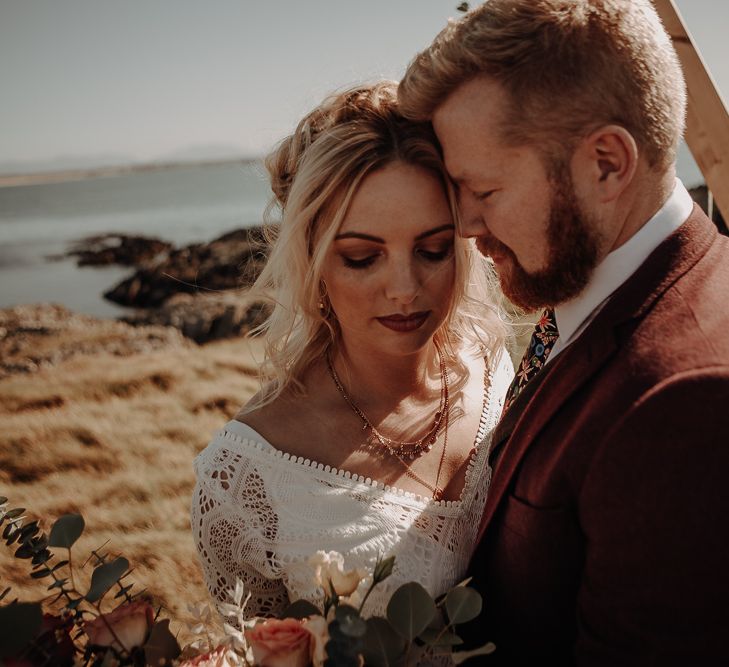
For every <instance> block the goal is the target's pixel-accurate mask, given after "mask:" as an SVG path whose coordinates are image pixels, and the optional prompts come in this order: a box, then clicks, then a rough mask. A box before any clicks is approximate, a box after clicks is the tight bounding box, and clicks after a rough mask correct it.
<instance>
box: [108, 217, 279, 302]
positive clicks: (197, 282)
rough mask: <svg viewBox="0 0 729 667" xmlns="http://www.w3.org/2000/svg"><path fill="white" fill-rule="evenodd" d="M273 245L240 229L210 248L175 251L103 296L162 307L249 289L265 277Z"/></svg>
mask: <svg viewBox="0 0 729 667" xmlns="http://www.w3.org/2000/svg"><path fill="white" fill-rule="evenodd" d="M267 249H268V245H267V243H266V241H265V239H264V236H263V232H262V229H261V228H259V227H254V228H250V229H237V230H235V231H232V232H229V233H227V234H224V235H223V236H221V237H219V238H217V239H215V240H214V241H211V242H210V243H195V244H192V245H188V246H185V247H184V248H180V249H178V250H173V251H171V252H170V253H169V254H168V255H167V256H166V257H165V258H164V259H162V260H160V261H158V262H155V263H154V264H152V265H150V266H146V267H143V268H140V269H139V270H138V271H137V272H136V273H135V274H134V275H133V276H131V277H129V278H127V279H125V280H123V281H122V282H120V283H119V284H118V285H116V286H115V287H113V288H112V289H110V290H108V291H107V292H105V293H104V297H106V298H107V299H109V301H113V302H114V303H118V304H121V305H123V306H134V307H137V308H157V307H159V306H161V305H162V304H163V303H165V302H166V301H167V300H168V299H169V298H170V297H171V296H172V295H173V294H178V293H186V294H201V293H203V292H208V291H216V290H229V289H240V288H241V287H247V286H250V285H251V284H252V283H253V282H254V281H255V279H256V277H257V276H258V274H259V273H260V270H261V268H262V267H263V265H264V263H265V261H266V256H267Z"/></svg>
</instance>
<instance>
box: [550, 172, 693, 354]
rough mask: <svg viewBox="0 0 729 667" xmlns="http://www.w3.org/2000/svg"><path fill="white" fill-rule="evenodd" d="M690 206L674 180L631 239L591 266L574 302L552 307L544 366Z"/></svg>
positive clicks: (676, 225) (686, 214) (678, 223)
mask: <svg viewBox="0 0 729 667" xmlns="http://www.w3.org/2000/svg"><path fill="white" fill-rule="evenodd" d="M693 206H694V202H693V200H692V199H691V195H690V194H689V193H688V191H687V190H686V188H685V187H684V185H683V183H681V181H679V180H678V179H676V185H675V187H674V188H673V192H672V193H671V195H670V197H669V198H668V199H667V200H666V203H665V204H663V206H662V207H661V208H660V209H659V211H658V212H657V213H656V214H655V215H654V216H653V217H652V218H651V219H650V220H648V222H646V223H645V225H643V227H641V228H640V229H639V230H638V231H637V232H636V233H635V234H634V235H633V236H632V237H631V238H629V239H628V240H627V241H626V242H625V243H623V245H621V246H620V247H619V248H616V249H615V250H613V251H612V252H611V253H609V254H608V255H607V256H606V257H605V259H603V260H602V262H600V264H598V265H597V267H595V271H594V272H593V274H592V277H591V278H590V282H588V283H587V286H586V287H585V288H584V289H583V290H582V292H580V294H579V295H577V296H576V297H575V298H574V299H571V300H569V301H565V302H564V303H561V304H559V305H558V306H555V309H554V315H555V320H556V322H557V329H558V330H559V338H558V339H557V342H556V343H555V344H554V347H553V348H552V352H551V354H550V355H549V357H548V358H547V363H549V362H550V361H551V360H552V359H554V358H555V357H556V356H557V355H558V354H559V353H560V352H562V351H563V350H564V349H565V348H566V347H567V346H568V345H570V344H571V343H572V342H573V341H574V340H576V339H577V337H578V336H579V335H580V334H581V333H582V331H583V330H584V329H585V327H586V326H587V325H588V324H589V323H590V322H592V320H593V319H594V318H595V316H596V315H597V314H598V313H599V312H600V310H601V309H602V307H603V306H604V305H605V304H606V303H607V301H608V300H609V299H610V297H611V296H612V294H613V293H614V292H615V290H617V289H618V287H620V286H621V285H622V284H623V283H624V282H625V281H626V280H627V279H628V278H630V276H632V275H633V274H634V273H635V272H636V271H637V270H638V268H639V267H640V266H641V264H643V262H644V261H645V260H646V259H647V258H648V256H649V255H650V254H651V253H652V252H653V251H654V250H655V249H656V248H657V247H658V246H659V245H660V244H661V243H662V242H663V241H665V240H666V238H668V237H669V236H670V235H671V234H672V233H673V232H675V231H676V230H677V229H678V228H679V227H680V226H681V225H682V224H683V223H684V222H685V221H686V218H688V217H689V215H690V214H691V211H692V210H693Z"/></svg>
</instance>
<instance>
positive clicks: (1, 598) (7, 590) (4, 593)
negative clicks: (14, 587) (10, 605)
mask: <svg viewBox="0 0 729 667" xmlns="http://www.w3.org/2000/svg"><path fill="white" fill-rule="evenodd" d="M10 590H11V589H10V586H8V587H7V588H6V589H5V590H4V591H3V592H2V593H0V601H2V600H3V599H4V598H5V596H6V595H7V594H8V593H9V592H10Z"/></svg>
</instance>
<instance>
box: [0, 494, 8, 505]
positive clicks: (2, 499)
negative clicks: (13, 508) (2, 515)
mask: <svg viewBox="0 0 729 667" xmlns="http://www.w3.org/2000/svg"><path fill="white" fill-rule="evenodd" d="M6 502H8V499H7V498H6V497H5V496H0V505H4V504H5V503H6Z"/></svg>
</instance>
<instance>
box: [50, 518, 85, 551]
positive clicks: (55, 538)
mask: <svg viewBox="0 0 729 667" xmlns="http://www.w3.org/2000/svg"><path fill="white" fill-rule="evenodd" d="M85 525H86V524H85V522H84V518H83V517H82V516H81V515H80V514H64V515H63V516H62V517H59V518H58V519H57V520H56V522H55V523H54V524H53V525H52V526H51V534H50V537H49V538H48V546H49V547H62V548H65V549H70V548H71V547H72V546H73V545H74V544H75V542H76V540H78V538H79V537H81V533H83V532H84V527H85Z"/></svg>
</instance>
